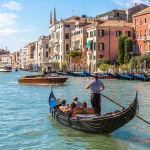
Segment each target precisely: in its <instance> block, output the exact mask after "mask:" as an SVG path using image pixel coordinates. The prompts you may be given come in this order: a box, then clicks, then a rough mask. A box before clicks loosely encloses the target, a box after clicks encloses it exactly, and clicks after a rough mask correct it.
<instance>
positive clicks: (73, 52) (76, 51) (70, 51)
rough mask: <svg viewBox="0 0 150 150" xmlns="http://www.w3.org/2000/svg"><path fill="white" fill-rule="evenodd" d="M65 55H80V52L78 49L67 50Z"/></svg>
mask: <svg viewBox="0 0 150 150" xmlns="http://www.w3.org/2000/svg"><path fill="white" fill-rule="evenodd" d="M66 56H67V57H76V56H80V57H81V56H82V52H81V51H78V50H68V51H67V52H66Z"/></svg>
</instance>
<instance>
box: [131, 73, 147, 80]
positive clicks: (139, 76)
mask: <svg viewBox="0 0 150 150" xmlns="http://www.w3.org/2000/svg"><path fill="white" fill-rule="evenodd" d="M129 75H130V76H131V77H132V78H134V79H137V80H142V81H149V78H148V77H145V75H144V74H141V75H138V74H129Z"/></svg>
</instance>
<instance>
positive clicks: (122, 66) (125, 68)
mask: <svg viewBox="0 0 150 150" xmlns="http://www.w3.org/2000/svg"><path fill="white" fill-rule="evenodd" d="M118 68H119V69H120V70H122V71H123V72H124V71H126V70H127V69H128V68H130V64H122V65H120V66H119V67H118Z"/></svg>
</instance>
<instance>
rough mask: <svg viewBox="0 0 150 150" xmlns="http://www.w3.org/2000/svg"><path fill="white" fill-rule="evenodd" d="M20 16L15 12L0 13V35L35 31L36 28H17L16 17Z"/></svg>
mask: <svg viewBox="0 0 150 150" xmlns="http://www.w3.org/2000/svg"><path fill="white" fill-rule="evenodd" d="M18 17H19V16H18V15H16V14H13V13H0V37H3V36H8V35H10V34H14V33H18V32H29V31H34V30H35V28H27V29H16V27H15V25H16V19H17V18H18Z"/></svg>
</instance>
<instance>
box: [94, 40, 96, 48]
mask: <svg viewBox="0 0 150 150" xmlns="http://www.w3.org/2000/svg"><path fill="white" fill-rule="evenodd" d="M94 50H96V43H95V42H94Z"/></svg>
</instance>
